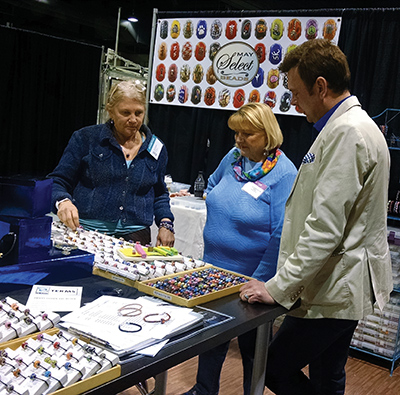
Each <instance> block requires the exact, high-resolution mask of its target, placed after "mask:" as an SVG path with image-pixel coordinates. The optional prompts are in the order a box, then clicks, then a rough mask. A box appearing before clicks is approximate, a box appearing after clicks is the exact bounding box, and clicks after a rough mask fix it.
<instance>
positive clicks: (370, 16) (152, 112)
mask: <svg viewBox="0 0 400 395" xmlns="http://www.w3.org/2000/svg"><path fill="white" fill-rule="evenodd" d="M193 14H194V13H193V12H191V13H176V12H174V13H172V12H171V13H163V14H160V15H159V16H160V17H169V18H171V17H174V16H175V17H188V16H189V15H193ZM322 14H325V15H332V16H341V17H342V27H341V34H340V39H339V43H338V45H339V47H340V48H341V49H342V50H343V51H344V53H345V54H346V55H347V57H348V60H349V64H350V69H351V72H352V86H351V90H352V93H353V94H355V95H356V96H358V98H359V99H360V101H361V104H362V105H363V107H364V109H366V110H367V111H368V113H369V114H370V115H371V116H374V115H377V114H379V113H381V112H382V111H383V110H384V109H385V108H400V73H399V70H400V54H399V52H400V47H399V46H398V35H399V31H400V9H347V10H346V9H345V10H341V9H340V10H338V9H332V10H301V11H298V10H293V11H289V10H287V11H254V12H247V11H246V12H243V13H239V15H241V16H257V15H265V16H268V15H282V16H287V15H294V16H295V15H298V16H312V15H322ZM201 15H203V16H211V17H214V16H215V17H218V16H220V17H229V16H230V15H232V16H236V17H237V16H238V13H233V12H226V13H223V12H212V13H201ZM0 42H1V48H2V54H3V56H2V59H1V62H0V81H1V87H2V95H1V99H0V114H1V133H0V176H1V175H3V176H4V175H15V174H27V175H32V176H43V175H45V174H47V173H48V172H50V171H51V170H52V169H53V168H54V167H55V165H56V164H57V163H58V160H59V159H60V156H61V154H62V152H63V150H64V148H65V146H66V144H67V142H68V140H69V138H70V136H71V134H72V132H73V131H74V130H76V129H78V128H80V127H83V126H86V125H90V124H94V123H95V122H96V115H97V106H98V95H99V92H98V85H99V70H100V61H101V52H102V51H101V48H99V47H93V46H88V45H85V44H81V43H77V42H72V41H66V40H61V39H58V38H54V37H48V36H44V35H40V34H35V33H32V32H25V31H21V30H16V29H11V28H6V27H0ZM231 113H232V112H231V111H224V110H208V109H197V108H188V107H179V106H167V105H158V104H151V105H150V106H149V126H150V127H151V129H152V130H153V132H155V133H156V134H157V136H159V137H160V138H161V139H162V140H163V141H164V142H165V144H166V147H167V149H168V153H169V164H168V172H169V173H170V174H171V176H172V177H173V179H174V180H175V181H180V182H185V183H190V184H192V185H193V182H194V179H195V177H196V175H197V173H198V171H199V170H204V171H205V174H206V176H209V175H210V174H211V173H212V172H213V171H214V170H215V168H216V167H217V165H218V163H219V161H220V160H221V159H222V157H223V156H224V155H225V154H226V152H227V151H228V150H229V149H230V148H231V147H232V145H233V134H232V131H230V130H229V129H228V127H227V119H228V117H229V116H230V115H231ZM277 118H278V121H279V123H280V125H281V128H282V131H283V134H284V143H283V146H282V149H283V150H284V151H285V153H286V154H287V155H288V156H289V158H291V159H292V161H293V162H294V163H295V165H296V166H299V165H300V162H301V159H302V157H303V156H304V154H305V153H306V152H307V149H308V147H309V146H310V144H311V142H312V140H313V135H312V127H311V125H310V124H309V123H308V122H307V121H306V120H305V118H304V117H297V116H290V115H279V116H277ZM383 118H384V117H380V119H378V120H377V122H378V123H383V122H384V119H383ZM399 123H400V116H399V117H398V118H396V119H394V120H393V121H391V123H390V124H389V132H390V133H394V134H397V135H399V136H400V129H399V127H400V125H399ZM391 152H392V163H393V165H392V177H391V184H390V191H389V192H390V195H391V196H392V197H391V198H392V199H394V196H393V194H395V193H396V192H397V190H398V189H399V177H400V170H399V166H396V165H395V163H396V162H397V163H399V162H400V151H398V152H396V151H391Z"/></svg>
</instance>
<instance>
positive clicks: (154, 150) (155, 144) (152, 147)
mask: <svg viewBox="0 0 400 395" xmlns="http://www.w3.org/2000/svg"><path fill="white" fill-rule="evenodd" d="M162 147H163V143H162V142H161V141H160V140H159V139H158V138H157V137H156V136H154V134H153V136H152V137H151V140H150V143H149V146H148V147H147V151H149V153H150V155H151V156H152V157H153V158H154V159H156V160H157V159H158V157H159V156H160V152H161V150H162Z"/></svg>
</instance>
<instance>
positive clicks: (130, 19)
mask: <svg viewBox="0 0 400 395" xmlns="http://www.w3.org/2000/svg"><path fill="white" fill-rule="evenodd" d="M128 21H129V22H138V21H139V19H137V18H136V16H135V13H134V12H133V11H132V14H131V15H130V16H129V17H128Z"/></svg>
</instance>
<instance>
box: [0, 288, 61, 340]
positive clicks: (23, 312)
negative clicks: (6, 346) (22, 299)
mask: <svg viewBox="0 0 400 395" xmlns="http://www.w3.org/2000/svg"><path fill="white" fill-rule="evenodd" d="M59 321H60V316H59V315H58V314H57V313H53V312H50V313H43V312H39V311H33V310H30V309H28V308H27V307H26V306H25V305H24V304H22V303H19V302H18V301H17V300H15V299H13V298H10V297H9V296H8V297H6V298H3V299H1V301H0V342H6V341H8V340H11V339H15V338H17V337H22V336H26V335H29V334H31V333H34V332H39V331H44V330H46V329H49V328H52V327H54V326H55V325H56V324H57V323H58V322H59Z"/></svg>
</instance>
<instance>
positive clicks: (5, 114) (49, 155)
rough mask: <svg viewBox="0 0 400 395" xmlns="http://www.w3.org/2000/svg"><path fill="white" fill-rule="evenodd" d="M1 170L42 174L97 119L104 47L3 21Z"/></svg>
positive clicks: (0, 36)
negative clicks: (80, 130)
mask: <svg viewBox="0 0 400 395" xmlns="http://www.w3.org/2000/svg"><path fill="white" fill-rule="evenodd" d="M0 42H1V52H2V56H1V61H0V86H1V91H2V94H1V95H0V114H1V126H0V128H1V137H0V175H1V176H14V175H24V176H35V177H42V176H44V175H46V174H47V173H48V172H49V171H51V170H52V169H53V168H54V167H55V166H56V164H57V163H58V160H59V159H60V157H61V154H62V152H63V150H64V148H65V146H66V144H67V142H68V140H69V138H70V136H71V134H72V132H73V131H74V130H76V129H78V128H81V127H83V126H86V125H90V124H95V123H96V117H97V106H98V96H99V89H98V87H99V71H100V62H101V54H102V49H101V48H100V47H94V46H88V45H85V44H81V43H77V42H73V41H67V40H62V39H58V38H55V37H49V36H45V35H42V34H36V33H32V32H27V31H21V30H17V29H12V28H7V27H3V26H0Z"/></svg>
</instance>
